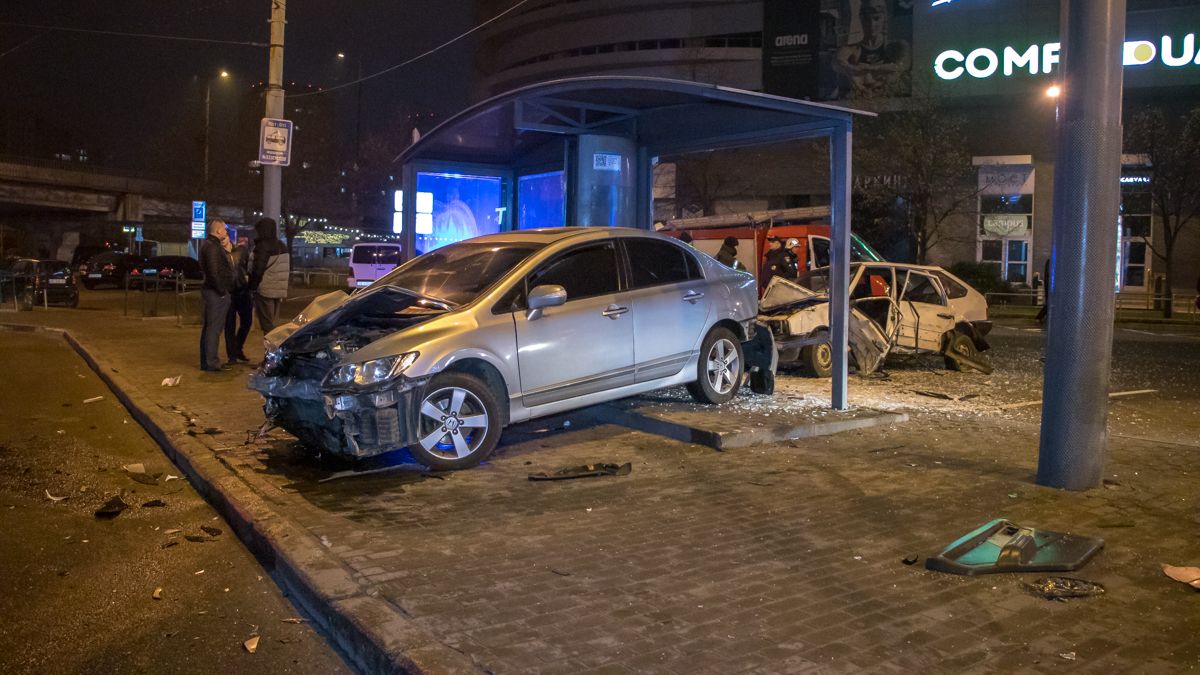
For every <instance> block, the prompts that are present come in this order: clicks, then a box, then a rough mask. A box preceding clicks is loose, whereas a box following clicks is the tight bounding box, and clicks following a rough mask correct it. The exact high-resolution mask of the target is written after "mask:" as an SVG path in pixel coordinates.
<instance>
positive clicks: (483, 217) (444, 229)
mask: <svg viewBox="0 0 1200 675" xmlns="http://www.w3.org/2000/svg"><path fill="white" fill-rule="evenodd" d="M504 192H505V186H504V181H503V180H501V179H500V178H499V177H498V176H471V175H465V174H452V173H431V172H419V173H417V198H416V200H415V201H416V204H415V210H416V214H415V216H416V218H415V222H416V225H415V227H414V230H415V232H414V234H415V236H416V244H417V251H416V252H417V253H418V254H421V253H427V252H429V251H432V250H434V249H437V248H441V247H442V246H445V245H446V244H452V243H454V242H457V241H463V240H464V239H471V238H473V237H478V236H481V235H485V234H494V233H496V232H499V231H501V229H503V228H504V210H505V209H504V203H505V201H506V199H505V195H504Z"/></svg>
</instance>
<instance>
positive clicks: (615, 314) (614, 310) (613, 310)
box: [601, 305, 629, 321]
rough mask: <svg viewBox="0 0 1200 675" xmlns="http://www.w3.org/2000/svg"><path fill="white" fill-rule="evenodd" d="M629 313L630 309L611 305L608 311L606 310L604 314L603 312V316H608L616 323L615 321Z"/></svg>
mask: <svg viewBox="0 0 1200 675" xmlns="http://www.w3.org/2000/svg"><path fill="white" fill-rule="evenodd" d="M628 311H629V308H628V307H620V306H618V305H609V306H608V308H607V309H605V310H604V311H603V312H601V314H603V315H604V316H607V317H608V318H610V319H612V320H614V321H615V320H617V319H619V318H621V315H622V314H624V313H625V312H628Z"/></svg>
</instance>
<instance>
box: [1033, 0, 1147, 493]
mask: <svg viewBox="0 0 1200 675" xmlns="http://www.w3.org/2000/svg"><path fill="white" fill-rule="evenodd" d="M1061 2H1062V5H1061V20H1060V22H1059V25H1060V26H1061V31H1062V35H1061V40H1060V41H1061V44H1062V94H1061V95H1060V98H1059V100H1060V101H1062V103H1061V105H1062V106H1063V107H1062V110H1061V112H1062V114H1061V116H1060V117H1059V119H1058V139H1057V150H1056V151H1057V159H1056V162H1057V166H1056V167H1055V176H1054V226H1053V249H1052V251H1051V272H1050V280H1049V284H1050V285H1049V296H1048V297H1049V305H1048V306H1049V307H1050V315H1049V325H1048V327H1047V331H1046V368H1045V380H1044V383H1043V384H1042V391H1043V393H1042V400H1043V401H1045V403H1044V405H1043V406H1042V431H1041V444H1040V447H1039V454H1038V471H1037V482H1038V483H1039V484H1041V485H1047V486H1050V487H1058V488H1066V489H1068V490H1086V489H1088V488H1093V487H1099V485H1100V482H1101V480H1102V478H1103V472H1104V450H1105V445H1106V444H1107V442H1108V430H1107V426H1106V425H1107V420H1108V375H1109V365H1110V362H1111V360H1112V334H1113V304H1114V290H1113V284H1114V283H1115V278H1114V277H1115V274H1116V273H1115V270H1114V264H1113V261H1114V260H1116V240H1117V232H1116V228H1117V207H1118V204H1119V200H1120V192H1121V191H1120V189H1119V188H1120V176H1121V137H1122V134H1121V88H1122V73H1121V61H1122V49H1123V45H1124V42H1125V0H1061Z"/></svg>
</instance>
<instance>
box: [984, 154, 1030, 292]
mask: <svg viewBox="0 0 1200 675" xmlns="http://www.w3.org/2000/svg"><path fill="white" fill-rule="evenodd" d="M1033 177H1034V169H1033V167H1032V166H1030V165H1028V164H986V165H982V166H980V167H979V191H980V192H979V229H978V237H979V247H978V258H977V259H978V260H979V262H981V263H985V264H987V265H988V266H990V267H992V269H993V270H995V273H996V276H998V277H1000V278H1001V279H1003V280H1005V281H1008V282H1010V283H1017V284H1027V283H1029V277H1030V264H1029V263H1030V260H1029V252H1030V242H1031V241H1032V239H1033V206H1034V204H1033V201H1034V200H1033Z"/></svg>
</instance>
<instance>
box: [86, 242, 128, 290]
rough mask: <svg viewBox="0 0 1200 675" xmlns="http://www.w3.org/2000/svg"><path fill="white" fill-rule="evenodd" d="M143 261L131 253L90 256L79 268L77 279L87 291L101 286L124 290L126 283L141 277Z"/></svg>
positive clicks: (106, 253) (107, 252) (114, 252)
mask: <svg viewBox="0 0 1200 675" xmlns="http://www.w3.org/2000/svg"><path fill="white" fill-rule="evenodd" d="M142 262H143V259H142V258H141V257H140V256H136V255H133V254H131V253H118V252H116V251H106V252H104V253H100V254H97V255H94V256H92V259H91V260H89V261H87V264H85V265H82V266H81V267H80V268H79V279H80V281H82V282H83V285H84V287H85V288H87V289H88V290H89V291H90V290H92V289H94V288H96V287H97V286H100V285H102V284H111V285H113V286H116V287H117V288H124V287H125V284H126V282H127V281H129V280H132V279H136V278H138V277H140V276H141V274H142V270H141V266H142Z"/></svg>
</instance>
